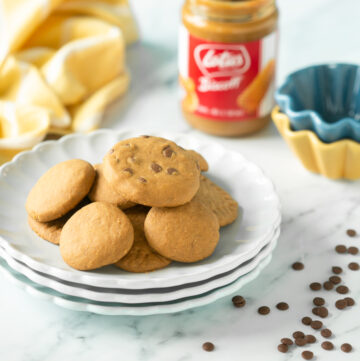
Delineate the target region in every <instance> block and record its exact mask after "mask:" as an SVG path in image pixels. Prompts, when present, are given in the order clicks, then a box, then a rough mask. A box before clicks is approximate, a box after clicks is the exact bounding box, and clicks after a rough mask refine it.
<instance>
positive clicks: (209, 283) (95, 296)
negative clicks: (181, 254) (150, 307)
mask: <svg viewBox="0 0 360 361" xmlns="http://www.w3.org/2000/svg"><path fill="white" fill-rule="evenodd" d="M279 234H280V228H277V229H276V231H275V233H274V234H273V235H272V237H271V240H270V242H269V243H268V244H267V245H266V246H264V248H263V249H262V250H261V251H260V252H259V253H258V254H257V255H256V256H255V257H253V258H252V259H250V260H248V261H246V262H245V263H243V264H242V265H240V266H239V267H237V268H236V269H234V270H231V271H229V272H227V273H225V274H222V275H219V276H216V277H214V278H213V279H211V280H206V282H201V283H200V284H198V283H193V284H190V285H188V287H186V288H180V289H179V288H178V287H174V288H162V289H160V290H161V292H156V290H154V289H151V290H149V291H148V292H147V293H143V292H141V293H140V292H138V291H137V290H130V293H129V292H126V291H127V290H121V289H114V288H99V287H91V286H86V287H84V286H83V285H81V284H78V283H73V282H67V281H62V280H59V279H57V278H55V277H51V278H50V277H49V276H46V275H43V274H42V273H40V272H37V271H34V270H33V269H31V268H29V267H27V266H26V265H24V264H23V263H21V262H19V261H16V260H15V259H14V258H12V257H11V256H9V254H7V253H6V252H5V251H4V250H3V248H1V247H0V257H2V258H3V259H4V260H5V261H6V262H7V264H8V265H9V266H10V267H11V268H12V269H14V270H15V271H17V272H19V273H22V274H23V275H25V276H26V277H27V278H28V279H30V280H31V281H33V282H35V283H37V284H39V285H41V286H46V287H48V288H51V289H53V290H55V291H58V292H60V293H63V294H65V295H68V296H74V297H81V298H86V299H88V300H93V301H100V302H120V303H127V304H140V303H161V302H169V301H176V300H181V299H183V298H186V297H193V296H199V295H201V294H203V293H206V292H209V291H212V290H214V289H216V288H219V287H223V286H226V285H228V284H229V283H231V282H234V281H235V280H237V279H238V278H239V277H241V276H243V275H244V274H246V273H249V272H250V271H252V270H253V269H254V268H256V267H257V266H258V264H259V263H260V262H261V261H262V260H263V259H264V258H265V257H267V256H268V255H269V254H270V253H271V252H272V251H273V250H274V248H275V245H276V242H277V239H278V237H279Z"/></svg>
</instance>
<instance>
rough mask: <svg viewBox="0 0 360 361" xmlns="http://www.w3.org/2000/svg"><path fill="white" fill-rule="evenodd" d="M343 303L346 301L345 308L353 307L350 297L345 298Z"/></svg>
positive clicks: (352, 300) (353, 302) (353, 301)
mask: <svg viewBox="0 0 360 361" xmlns="http://www.w3.org/2000/svg"><path fill="white" fill-rule="evenodd" d="M344 301H346V304H347V306H350V307H351V306H354V305H355V300H354V299H353V298H351V297H345V298H344Z"/></svg>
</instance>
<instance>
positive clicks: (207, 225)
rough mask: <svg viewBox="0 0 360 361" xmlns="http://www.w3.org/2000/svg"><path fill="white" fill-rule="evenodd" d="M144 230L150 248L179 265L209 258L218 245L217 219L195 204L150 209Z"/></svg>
mask: <svg viewBox="0 0 360 361" xmlns="http://www.w3.org/2000/svg"><path fill="white" fill-rule="evenodd" d="M144 228H145V235H146V238H147V240H148V242H149V245H150V247H152V248H153V249H154V250H155V251H157V252H158V253H159V254H161V255H162V256H164V257H166V258H169V259H171V260H174V261H179V262H187V263H189V262H196V261H200V260H202V259H204V258H206V257H209V256H210V255H211V254H212V253H213V252H214V250H215V247H216V245H217V243H218V241H219V221H218V219H217V217H216V216H215V214H214V213H213V212H212V211H211V210H210V209H209V208H208V207H206V206H205V205H204V204H203V203H201V202H199V201H196V200H195V201H191V202H189V203H187V204H185V205H183V206H179V207H174V208H152V209H151V210H150V212H149V213H148V215H147V216H146V219H145V227H144Z"/></svg>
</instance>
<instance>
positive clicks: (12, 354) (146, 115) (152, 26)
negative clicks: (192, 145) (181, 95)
mask: <svg viewBox="0 0 360 361" xmlns="http://www.w3.org/2000/svg"><path fill="white" fill-rule="evenodd" d="M181 2H182V1H181V0H176V1H175V0H171V1H160V0H153V1H151V2H150V1H148V0H133V1H132V3H133V7H134V10H135V12H136V15H137V17H138V20H139V23H140V27H141V29H142V38H143V43H142V44H138V45H135V46H133V47H132V48H131V49H130V51H129V55H128V62H129V65H130V68H131V70H132V73H133V85H132V89H131V91H130V92H129V94H128V95H127V96H126V98H125V99H123V100H122V101H120V102H118V103H116V104H114V106H113V107H112V108H111V109H110V110H109V112H108V116H107V120H106V122H105V126H106V127H114V128H136V129H143V130H146V129H152V130H156V129H164V128H166V129H168V130H174V131H182V132H189V133H190V132H191V133H192V134H194V135H198V136H199V137H207V136H206V135H204V134H200V133H199V132H197V131H194V130H192V129H190V128H189V127H188V126H187V125H186V123H185V122H184V121H183V119H182V117H181V114H180V112H179V106H178V100H177V94H178V88H177V74H176V33H177V24H178V18H179V8H180V4H181ZM279 6H280V11H281V21H280V23H281V24H280V27H281V37H280V39H281V44H280V68H279V80H281V79H282V78H283V77H284V76H285V75H286V74H287V73H288V72H289V71H291V70H293V69H296V68H299V67H301V66H304V65H307V64H311V63H315V62H317V63H319V62H324V61H348V62H356V60H358V59H359V58H360V46H359V40H358V37H357V34H358V33H359V30H360V25H359V21H358V15H359V14H360V2H359V1H358V0H344V1H341V2H340V1H337V0H317V1H316V2H314V1H313V0H302V1H301V2H300V1H292V0H281V1H279ZM216 140H217V141H218V142H220V143H222V144H224V145H225V146H227V147H228V148H229V149H234V150H237V151H239V152H242V153H243V154H244V155H245V156H247V157H248V158H249V159H251V160H253V161H254V162H256V163H258V164H259V165H260V166H261V167H263V169H264V170H265V172H266V173H267V174H268V176H269V177H271V178H272V179H273V181H274V183H275V185H276V187H277V189H278V191H279V194H280V197H281V200H282V204H283V218H284V221H283V226H282V234H281V237H280V241H279V245H278V247H277V249H276V251H275V253H274V257H273V260H272V262H271V264H270V265H269V266H268V267H267V268H266V269H265V271H264V272H263V273H262V274H261V275H260V276H259V278H258V279H257V280H256V281H255V282H253V283H252V284H249V285H248V286H246V287H245V288H243V289H242V290H241V291H240V294H242V295H244V296H245V297H246V299H247V301H248V304H247V306H246V307H245V308H244V309H235V308H233V306H232V304H231V301H230V299H231V298H230V297H227V298H226V299H224V300H220V301H218V302H216V303H215V304H213V305H210V306H207V307H203V308H201V309H195V310H192V311H188V312H184V313H181V314H175V315H163V316H152V317H143V318H136V317H105V316H98V315H94V314H86V313H76V312H73V311H68V310H65V309H61V308H59V307H57V306H55V305H52V304H48V303H46V302H43V301H39V300H37V299H34V298H32V297H31V296H30V295H28V294H26V293H24V292H23V291H21V290H19V289H17V288H16V287H15V286H13V285H11V284H9V283H8V282H7V281H6V280H5V279H4V278H3V277H2V276H0V288H1V293H0V360H2V361H20V360H21V361H38V360H46V361H55V360H77V361H82V360H84V361H85V360H86V361H92V360H101V361H113V360H126V361H133V360H134V361H155V360H156V361H172V360H176V361H180V360H181V361H185V360H196V361H202V360H244V361H245V360H246V361H249V360H254V361H256V360H259V361H260V360H266V361H277V360H279V361H281V360H300V359H302V358H301V356H300V353H301V351H302V349H300V348H294V349H293V351H292V352H289V353H287V354H285V355H284V354H280V353H279V352H278V351H277V349H276V346H277V344H278V342H279V339H280V338H281V337H285V336H289V335H291V333H292V332H293V331H295V330H303V331H304V332H307V333H310V329H309V328H307V327H305V326H303V325H302V324H301V323H300V321H299V320H300V318H301V317H302V316H304V315H310V314H311V308H312V303H311V300H312V298H313V297H314V296H315V293H314V292H311V291H310V290H309V288H308V284H309V283H310V282H312V281H320V282H322V281H325V280H326V278H327V277H328V276H329V275H330V267H331V266H332V265H339V266H342V267H343V268H344V269H345V274H344V278H345V279H346V284H347V285H348V286H349V287H350V289H351V296H352V297H354V298H355V299H356V301H357V305H356V306H354V307H353V308H352V309H350V310H346V311H342V312H340V311H338V310H336V309H335V307H334V301H335V299H337V298H339V297H337V294H336V292H334V291H331V292H327V291H320V292H318V293H316V296H318V295H321V296H323V297H325V298H326V301H327V306H328V307H329V311H330V316H329V317H328V318H327V319H325V321H324V324H325V325H326V326H327V327H329V328H331V329H332V331H333V333H334V335H335V337H334V338H333V339H331V341H333V342H334V344H335V346H336V350H334V351H324V350H322V349H321V346H320V342H319V341H318V342H317V343H316V344H314V345H311V347H310V349H311V350H312V351H313V352H314V353H315V355H316V356H317V357H316V360H319V361H320V360H324V361H343V360H349V361H355V360H359V359H360V344H359V338H360V309H359V305H360V283H359V277H360V271H359V272H351V271H349V270H347V269H346V265H347V264H348V263H349V262H350V261H351V260H356V261H360V255H358V256H350V255H338V254H336V253H335V252H334V251H333V248H334V246H335V245H336V244H337V243H339V242H341V243H345V244H347V245H357V246H360V237H356V238H354V239H350V238H348V237H347V236H346V235H345V230H346V229H347V228H348V227H353V228H355V229H357V230H358V232H359V233H360V222H359V220H360V188H359V183H358V182H344V181H337V182H334V181H330V180H327V179H325V178H322V177H320V176H317V175H313V174H310V173H309V172H307V171H306V170H304V169H303V168H302V166H301V164H300V163H299V162H298V161H297V160H296V159H295V158H294V156H293V155H292V154H291V153H290V151H289V149H288V148H287V146H286V145H285V143H284V141H283V140H282V139H281V138H280V136H279V135H278V133H277V131H276V130H275V128H274V127H273V126H270V127H269V128H268V129H266V130H265V131H263V132H261V133H259V134H257V135H255V136H251V137H248V138H245V139H222V138H216ZM298 259H301V260H302V261H303V262H304V263H305V265H306V268H305V270H304V271H302V272H294V271H292V270H290V269H289V265H290V264H291V263H292V262H293V261H295V260H298ZM279 301H286V302H288V303H289V304H290V310H289V311H286V312H280V311H277V310H276V309H274V305H275V304H276V303H277V302H279ZM260 305H269V306H270V307H271V308H272V312H271V313H270V315H268V316H260V315H258V314H257V312H256V309H257V307H258V306H260ZM312 333H314V334H316V336H317V337H318V340H321V339H322V338H321V336H320V335H319V332H312ZM205 341H211V342H213V343H214V344H215V345H216V350H215V351H214V352H213V353H206V352H204V351H203V350H202V349H201V344H202V343H203V342H205ZM343 342H349V343H352V344H353V346H354V348H355V350H354V351H353V352H352V353H350V354H344V353H343V352H341V351H340V350H339V348H340V345H341V344H342V343H343Z"/></svg>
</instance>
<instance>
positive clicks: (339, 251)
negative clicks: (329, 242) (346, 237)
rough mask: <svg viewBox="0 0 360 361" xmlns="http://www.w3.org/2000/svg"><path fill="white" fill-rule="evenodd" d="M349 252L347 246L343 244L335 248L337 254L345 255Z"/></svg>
mask: <svg viewBox="0 0 360 361" xmlns="http://www.w3.org/2000/svg"><path fill="white" fill-rule="evenodd" d="M346 250H347V248H346V246H344V245H343V244H338V245H337V246H336V247H335V251H336V252H337V253H345V252H346Z"/></svg>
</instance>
